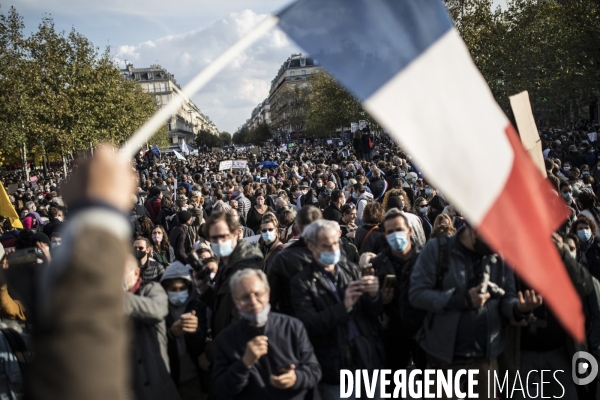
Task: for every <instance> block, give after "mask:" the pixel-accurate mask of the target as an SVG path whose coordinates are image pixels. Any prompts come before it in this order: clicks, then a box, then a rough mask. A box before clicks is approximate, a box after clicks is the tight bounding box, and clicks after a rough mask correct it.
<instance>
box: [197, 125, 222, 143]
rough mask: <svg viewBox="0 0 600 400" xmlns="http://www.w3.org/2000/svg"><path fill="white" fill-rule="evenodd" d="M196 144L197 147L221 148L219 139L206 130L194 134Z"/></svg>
mask: <svg viewBox="0 0 600 400" xmlns="http://www.w3.org/2000/svg"><path fill="white" fill-rule="evenodd" d="M196 144H197V145H198V147H203V146H206V147H221V146H222V144H221V138H220V137H219V136H217V135H214V134H213V133H212V132H210V131H208V130H204V129H203V130H201V131H200V132H198V133H197V134H196Z"/></svg>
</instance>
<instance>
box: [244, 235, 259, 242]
mask: <svg viewBox="0 0 600 400" xmlns="http://www.w3.org/2000/svg"><path fill="white" fill-rule="evenodd" d="M259 239H260V235H254V236H248V237H245V238H244V239H243V240H245V241H246V242H250V243H258V240H259Z"/></svg>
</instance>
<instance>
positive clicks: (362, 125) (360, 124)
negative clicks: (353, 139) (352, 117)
mask: <svg viewBox="0 0 600 400" xmlns="http://www.w3.org/2000/svg"><path fill="white" fill-rule="evenodd" d="M366 127H367V121H365V120H364V119H361V120H360V121H358V129H361V130H362V129H365V128H366Z"/></svg>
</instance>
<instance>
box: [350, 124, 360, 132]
mask: <svg viewBox="0 0 600 400" xmlns="http://www.w3.org/2000/svg"><path fill="white" fill-rule="evenodd" d="M357 130H358V124H357V123H356V122H351V123H350V132H352V133H354V132H356V131H357Z"/></svg>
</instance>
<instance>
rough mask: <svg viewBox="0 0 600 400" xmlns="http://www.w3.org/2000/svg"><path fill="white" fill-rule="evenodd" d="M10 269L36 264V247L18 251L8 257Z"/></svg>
mask: <svg viewBox="0 0 600 400" xmlns="http://www.w3.org/2000/svg"><path fill="white" fill-rule="evenodd" d="M6 258H7V259H8V266H9V267H16V266H19V265H25V264H35V263H36V261H37V252H36V249H35V248H34V247H30V248H27V249H21V250H17V251H15V252H14V253H10V254H9V255H8V256H6Z"/></svg>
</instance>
